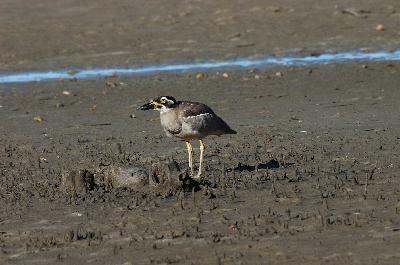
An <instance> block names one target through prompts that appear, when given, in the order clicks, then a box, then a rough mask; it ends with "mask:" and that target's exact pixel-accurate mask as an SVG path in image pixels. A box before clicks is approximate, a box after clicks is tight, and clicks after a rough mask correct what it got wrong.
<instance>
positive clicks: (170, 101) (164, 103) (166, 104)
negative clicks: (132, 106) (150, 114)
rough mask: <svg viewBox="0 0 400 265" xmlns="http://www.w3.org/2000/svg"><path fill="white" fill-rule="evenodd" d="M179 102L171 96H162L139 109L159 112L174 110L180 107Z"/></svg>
mask: <svg viewBox="0 0 400 265" xmlns="http://www.w3.org/2000/svg"><path fill="white" fill-rule="evenodd" d="M178 104H179V102H178V101H177V100H176V99H175V98H174V97H171V96H160V97H157V98H155V99H152V100H150V102H149V103H146V104H144V105H143V106H141V107H139V109H140V110H150V109H152V110H158V111H160V112H161V111H165V110H168V109H173V108H175V107H176V106H178Z"/></svg>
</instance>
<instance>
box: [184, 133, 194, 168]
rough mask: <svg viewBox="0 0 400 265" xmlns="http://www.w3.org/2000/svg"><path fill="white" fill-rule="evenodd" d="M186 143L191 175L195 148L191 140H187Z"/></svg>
mask: <svg viewBox="0 0 400 265" xmlns="http://www.w3.org/2000/svg"><path fill="white" fill-rule="evenodd" d="M185 143H186V147H187V151H188V156H189V168H190V175H191V176H193V148H192V144H191V143H190V142H189V141H185Z"/></svg>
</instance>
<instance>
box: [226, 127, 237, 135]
mask: <svg viewBox="0 0 400 265" xmlns="http://www.w3.org/2000/svg"><path fill="white" fill-rule="evenodd" d="M226 134H237V132H236V131H235V130H232V129H231V128H229V129H228V131H227V132H226Z"/></svg>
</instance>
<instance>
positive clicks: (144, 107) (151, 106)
mask: <svg viewBox="0 0 400 265" xmlns="http://www.w3.org/2000/svg"><path fill="white" fill-rule="evenodd" d="M138 109H139V110H149V109H154V105H153V104H152V103H151V102H149V103H146V104H144V105H143V106H141V107H139V108H138Z"/></svg>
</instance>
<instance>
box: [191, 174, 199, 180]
mask: <svg viewBox="0 0 400 265" xmlns="http://www.w3.org/2000/svg"><path fill="white" fill-rule="evenodd" d="M192 178H193V179H201V174H199V173H198V174H196V175H193V174H192Z"/></svg>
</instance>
